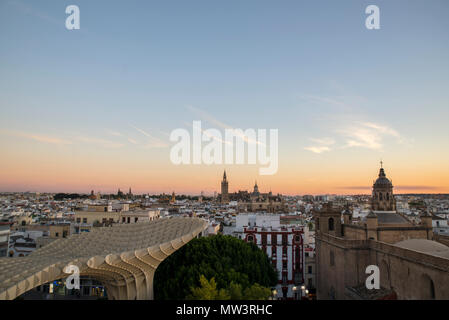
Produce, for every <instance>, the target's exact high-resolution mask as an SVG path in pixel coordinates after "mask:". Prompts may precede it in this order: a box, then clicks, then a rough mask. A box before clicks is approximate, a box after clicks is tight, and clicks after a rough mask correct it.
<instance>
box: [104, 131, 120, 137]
mask: <svg viewBox="0 0 449 320" xmlns="http://www.w3.org/2000/svg"><path fill="white" fill-rule="evenodd" d="M106 132H107V133H108V134H110V135H111V136H114V137H123V134H121V133H120V132H118V131H113V130H106Z"/></svg>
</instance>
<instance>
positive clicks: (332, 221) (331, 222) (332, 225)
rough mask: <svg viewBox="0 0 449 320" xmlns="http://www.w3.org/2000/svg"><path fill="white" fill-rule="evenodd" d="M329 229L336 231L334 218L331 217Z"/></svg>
mask: <svg viewBox="0 0 449 320" xmlns="http://www.w3.org/2000/svg"><path fill="white" fill-rule="evenodd" d="M329 231H334V218H329Z"/></svg>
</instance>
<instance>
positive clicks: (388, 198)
mask: <svg viewBox="0 0 449 320" xmlns="http://www.w3.org/2000/svg"><path fill="white" fill-rule="evenodd" d="M386 196H387V201H388V200H390V194H389V193H388V192H387V194H386Z"/></svg>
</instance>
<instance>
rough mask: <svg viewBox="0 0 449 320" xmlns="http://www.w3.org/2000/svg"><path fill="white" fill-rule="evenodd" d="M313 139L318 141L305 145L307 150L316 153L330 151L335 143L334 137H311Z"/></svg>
mask: <svg viewBox="0 0 449 320" xmlns="http://www.w3.org/2000/svg"><path fill="white" fill-rule="evenodd" d="M310 140H311V141H313V142H314V143H316V145H314V146H309V147H305V148H304V149H305V150H308V151H312V152H314V153H323V152H326V151H330V150H331V148H330V146H332V145H333V144H335V140H334V139H333V138H328V137H326V138H310Z"/></svg>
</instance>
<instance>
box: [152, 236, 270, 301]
mask: <svg viewBox="0 0 449 320" xmlns="http://www.w3.org/2000/svg"><path fill="white" fill-rule="evenodd" d="M276 282H277V272H276V270H275V269H274V268H273V266H272V264H271V263H270V260H269V258H268V256H267V255H266V254H265V253H264V252H263V251H262V250H260V249H259V248H258V247H257V246H256V245H255V244H253V243H246V242H244V241H242V240H240V239H237V238H234V237H231V236H222V235H217V236H213V237H203V238H199V239H193V240H192V241H190V242H189V243H188V244H186V245H185V246H184V247H182V248H180V249H179V250H178V251H176V252H174V253H173V254H172V255H171V256H169V257H168V258H167V259H166V260H165V261H163V262H162V263H161V264H160V266H159V267H158V268H157V269H156V273H155V275H154V296H155V299H157V300H169V299H172V300H183V299H221V300H225V299H235V300H237V299H262V298H264V297H265V296H266V298H267V297H268V296H269V295H270V289H269V288H268V287H271V286H274V285H276ZM256 284H257V285H256Z"/></svg>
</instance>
